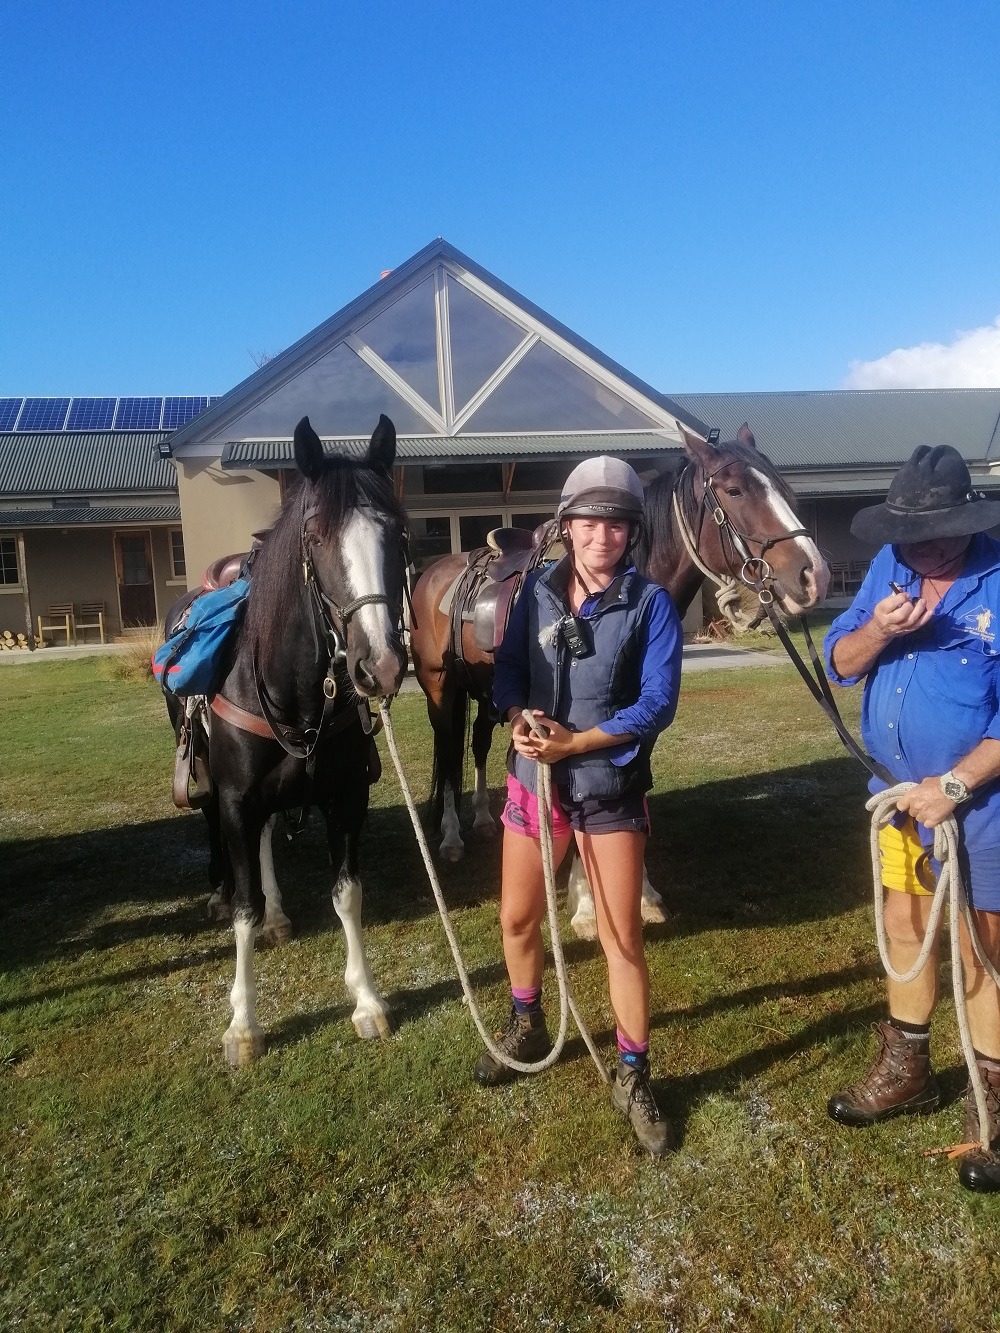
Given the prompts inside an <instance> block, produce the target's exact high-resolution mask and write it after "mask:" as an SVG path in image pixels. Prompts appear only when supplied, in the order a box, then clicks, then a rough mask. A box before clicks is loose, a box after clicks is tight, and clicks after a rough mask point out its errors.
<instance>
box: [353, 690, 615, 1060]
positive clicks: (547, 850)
mask: <svg viewBox="0 0 1000 1333" xmlns="http://www.w3.org/2000/svg"><path fill="white" fill-rule="evenodd" d="M379 713H380V715H381V718H382V726H383V728H384V730H385V740H386V744H387V745H388V747H389V753H390V755H391V756H392V762H393V764H394V765H395V768H396V775H397V776H398V778H399V786H400V789H401V790H402V793H403V799H404V801H405V802H406V808H407V810H408V811H409V814H410V822H411V823H412V825H413V832H414V833H415V834H416V838H417V845H418V846H419V848H420V855H421V856H422V857H423V859H424V868H425V869H426V871H427V878H428V879H429V880H430V884H431V889H432V890H433V892H434V901H435V902H436V903H437V908H438V912H439V913H440V915H441V924H442V925H443V926H444V933H445V935H446V936H447V938H448V944H449V946H450V947H451V954H452V957H453V958H454V960H455V967H456V969H457V971H458V979H459V981H460V982H461V985H462V992H463V994H464V995H465V998H466V1001H467V1002H468V1005H469V1013H470V1014H471V1015H472V1021H473V1022H474V1023H475V1025H476V1029H477V1031H478V1032H479V1035H480V1037H482V1039H483V1043H484V1045H485V1046H486V1049H487V1050H488V1051H489V1053H490V1055H491V1056H492V1057H493V1059H494V1060H496V1061H497V1062H498V1063H499V1064H502V1065H506V1067H507V1068H508V1069H514V1070H516V1071H517V1072H518V1073H519V1074H540V1073H542V1071H543V1070H545V1069H549V1068H551V1066H552V1065H554V1064H555V1062H556V1061H557V1060H558V1059H559V1056H560V1055H561V1054H562V1049H563V1047H564V1046H565V1044H566V1029H567V1026H568V1019H569V1015H570V1014H572V1015H573V1021H574V1023H575V1024H576V1026H577V1028H578V1029H579V1032H580V1036H581V1037H582V1038H583V1040H584V1043H585V1045H586V1047H587V1050H588V1051H589V1052H590V1056H591V1059H592V1060H593V1061H594V1064H595V1065H596V1066H597V1069H598V1072H599V1073H600V1075H601V1078H602V1079H603V1080H604V1082H605V1083H610V1082H611V1075H610V1073H609V1072H608V1068H607V1066H606V1065H605V1063H604V1060H603V1059H602V1058H601V1053H600V1051H598V1049H597V1047H596V1045H595V1044H594V1039H593V1037H592V1036H591V1035H590V1032H589V1031H588V1030H587V1025H586V1024H585V1023H584V1021H583V1019H582V1018H581V1017H580V1011H579V1010H578V1009H577V1007H576V1001H575V1000H574V999H573V995H572V992H571V991H570V988H569V980H568V978H567V975H566V959H565V957H564V955H563V948H562V938H561V936H560V934H559V916H558V908H557V904H556V882H555V863H554V856H553V851H552V770H551V767H550V765H548V764H536V769H537V772H538V806H539V820H538V822H539V834H540V841H541V849H542V869H543V871H544V874H545V902H546V907H547V908H548V917H549V937H550V940H551V944H552V961H553V964H554V966H555V973H556V981H557V983H558V986H559V1031H558V1033H557V1035H556V1040H555V1044H554V1045H553V1047H552V1050H551V1051H550V1052H549V1053H548V1055H547V1056H546V1057H545V1058H544V1059H543V1060H537V1061H535V1062H534V1063H530V1064H528V1063H525V1062H524V1061H521V1060H514V1059H512V1058H511V1057H510V1056H509V1055H506V1054H505V1053H504V1052H503V1051H501V1050H500V1049H499V1047H498V1046H497V1044H496V1042H495V1041H494V1040H493V1037H492V1036H491V1034H490V1032H489V1029H488V1028H487V1027H486V1024H485V1023H484V1022H483V1018H482V1015H481V1014H480V1012H479V1006H478V1005H477V1004H476V1000H475V996H474V994H473V991H472V983H471V982H470V980H469V973H468V970H467V968H466V966H465V962H464V960H463V958H462V953H461V950H460V949H459V947H458V940H457V939H456V937H455V931H454V928H453V926H452V922H451V915H450V913H449V911H448V905H447V903H446V902H445V900H444V894H443V893H442V892H441V885H440V882H439V881H438V877H437V873H436V871H435V869H434V862H433V860H432V859H431V853H430V849H429V848H428V846H427V839H426V837H425V836H424V830H423V828H422V826H421V823H420V816H419V815H418V813H417V807H416V805H415V803H414V800H413V793H412V792H411V791H410V784H409V783H408V782H407V780H406V774H405V773H404V772H403V765H402V761H401V760H400V757H399V751H398V749H397V748H396V738H395V736H394V735H393V731H392V721H391V718H390V716H389V706H388V703H387V702H386V701H385V700H382V702H381V703H380V705H379ZM524 717H525V720H526V721H527V722H528V723H529V725H530V726H531V727H532V729H533V730H534V731H536V732H537V733H538V734H539V735H544V734H545V733H544V731H543V730H542V728H541V727H539V726H538V723H537V720H536V719H535V717H534V716H533V715H532V714H531V713H529V712H528V710H527V709H525V711H524Z"/></svg>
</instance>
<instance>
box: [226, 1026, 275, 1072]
mask: <svg viewBox="0 0 1000 1333" xmlns="http://www.w3.org/2000/svg"><path fill="white" fill-rule="evenodd" d="M264 1046H265V1042H264V1034H263V1032H261V1030H260V1029H259V1028H258V1029H257V1030H256V1031H255V1032H248V1031H246V1030H245V1029H244V1030H243V1031H242V1032H233V1031H232V1029H230V1030H229V1031H228V1032H227V1033H226V1035H225V1036H224V1037H223V1039H222V1050H223V1053H224V1054H225V1057H226V1064H227V1065H230V1066H232V1068H233V1069H245V1068H246V1066H247V1065H251V1064H253V1062H254V1061H255V1060H259V1059H260V1057H261V1056H262V1055H263V1054H264Z"/></svg>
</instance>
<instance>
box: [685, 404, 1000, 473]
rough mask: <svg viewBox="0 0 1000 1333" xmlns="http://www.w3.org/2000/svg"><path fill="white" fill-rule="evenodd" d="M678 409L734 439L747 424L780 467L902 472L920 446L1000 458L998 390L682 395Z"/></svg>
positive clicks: (979, 458)
mask: <svg viewBox="0 0 1000 1333" xmlns="http://www.w3.org/2000/svg"><path fill="white" fill-rule="evenodd" d="M675 401H676V402H678V403H680V404H681V405H682V406H683V407H685V408H686V409H687V410H688V411H689V412H691V413H693V414H695V415H696V416H699V417H700V418H701V419H702V420H703V421H707V422H708V423H709V425H711V426H718V428H719V430H720V432H721V435H722V438H723V439H724V440H732V439H735V437H736V432H737V431H738V430H739V428H740V426H741V425H742V424H743V422H744V421H746V422H749V424H750V429H751V430H752V431H753V433H754V438H755V439H756V441H757V444H758V446H759V448H760V449H762V450H763V452H764V453H765V454H767V455H768V457H769V458H770V459H771V460H772V461H773V462H774V464H775V465H776V466H777V467H779V468H849V467H897V466H899V465H900V464H901V463H905V462H906V460H907V459H908V458H909V457H910V455H911V454H912V453H913V451H914V449H916V448H917V446H918V445H921V444H930V445H935V444H950V445H953V446H954V447H955V448H956V449H957V450H958V452H959V453H960V454H961V455H962V457H963V458H964V459H965V461H966V462H967V463H973V462H984V461H989V460H994V459H997V458H1000V389H831V390H828V391H820V392H802V393H682V394H677V395H676V399H675Z"/></svg>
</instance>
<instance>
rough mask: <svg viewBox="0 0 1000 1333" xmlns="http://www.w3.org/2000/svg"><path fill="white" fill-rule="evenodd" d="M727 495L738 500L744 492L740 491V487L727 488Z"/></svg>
mask: <svg viewBox="0 0 1000 1333" xmlns="http://www.w3.org/2000/svg"><path fill="white" fill-rule="evenodd" d="M726 494H727V495H731V496H732V497H733V499H734V500H738V499H739V498H740V496H741V495H742V494H743V492H742V491H741V490H740V488H739V487H738V486H727V487H726Z"/></svg>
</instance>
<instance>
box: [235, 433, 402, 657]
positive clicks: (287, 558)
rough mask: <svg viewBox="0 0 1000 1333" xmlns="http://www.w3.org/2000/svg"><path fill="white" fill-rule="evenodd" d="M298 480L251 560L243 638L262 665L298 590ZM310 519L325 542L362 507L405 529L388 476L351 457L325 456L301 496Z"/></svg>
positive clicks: (300, 504) (302, 484)
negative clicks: (311, 509)
mask: <svg viewBox="0 0 1000 1333" xmlns="http://www.w3.org/2000/svg"><path fill="white" fill-rule="evenodd" d="M305 486H306V482H305V480H304V479H303V478H301V477H296V479H295V481H294V482H292V484H291V485H290V486H289V487H288V488H287V490H286V491H285V498H284V501H283V503H282V506H281V512H280V513H279V515H278V517H277V519H276V520H275V522H274V525H273V527H271V528H269V529H268V531H267V534H266V536H265V538H264V544H263V546H262V547H261V549H260V550H259V551H258V552H257V554H256V556H255V557H254V563H253V571H252V575H251V579H250V600H249V602H248V604H247V616H246V621H245V623H244V634H245V635H246V637H247V639H248V640H249V642H250V645H251V647H252V648H253V651H254V653H255V654H256V657H257V660H258V661H259V662H261V664H263V663H265V662H267V661H269V660H270V659H271V657H272V656H273V654H274V653H275V651H276V650H277V649H278V647H279V646H280V645H281V643H282V640H283V638H284V634H285V626H286V622H287V615H288V610H289V609H290V608H291V607H292V606H294V605H295V602H296V600H297V599H298V598H299V597H300V595H301V592H302V522H303V512H302V509H303V499H304V493H303V488H304V487H305ZM306 496H307V503H308V504H309V505H310V506H311V507H312V506H314V513H313V521H314V522H315V524H316V526H317V528H318V530H319V532H320V534H321V536H322V537H323V538H324V540H329V539H332V538H333V537H334V536H335V535H336V533H337V531H338V530H339V529H340V528H341V527H342V526H343V524H344V522H345V521H346V520H347V518H348V517H349V516H350V515H351V514H352V513H353V512H354V510H356V509H357V508H359V507H360V506H361V505H369V506H370V507H371V508H372V509H374V510H376V511H377V512H379V513H381V514H383V515H384V516H385V517H386V518H387V519H389V520H391V521H395V522H398V523H399V524H400V525H405V522H406V516H405V514H404V512H403V509H402V506H401V505H400V504H399V501H398V500H397V499H396V497H395V495H394V494H393V491H392V486H391V484H390V482H389V479H388V477H387V476H386V474H385V473H384V472H382V471H381V470H380V469H378V468H373V467H371V466H370V465H369V464H368V463H366V462H359V461H356V460H355V459H352V458H328V459H327V460H326V461H325V463H324V465H323V472H322V474H321V476H320V477H319V478H318V480H317V481H315V482H314V483H313V484H312V486H311V487H310V488H309V490H308V492H307V493H306Z"/></svg>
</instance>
